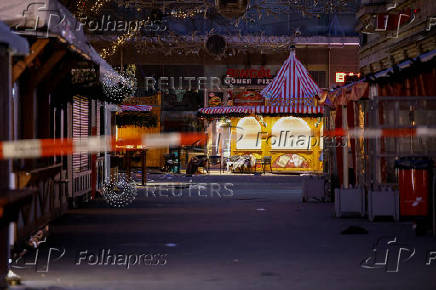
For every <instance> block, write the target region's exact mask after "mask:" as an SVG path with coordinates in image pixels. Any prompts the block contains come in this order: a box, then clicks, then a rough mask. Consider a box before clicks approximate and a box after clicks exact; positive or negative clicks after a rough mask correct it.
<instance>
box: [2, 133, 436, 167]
mask: <svg viewBox="0 0 436 290" xmlns="http://www.w3.org/2000/svg"><path fill="white" fill-rule="evenodd" d="M292 133H293V134H294V136H296V135H297V134H298V133H302V134H304V132H302V131H301V132H298V131H292ZM251 135H253V137H258V136H259V134H246V135H244V136H246V137H252V136H251ZM435 136H436V128H427V127H418V128H398V129H360V128H354V129H348V130H347V129H334V130H328V131H327V130H325V131H324V132H323V135H322V136H321V137H322V138H325V137H330V138H332V137H349V138H368V139H373V138H380V137H435ZM309 137H313V136H309ZM318 137H319V136H318ZM206 140H207V134H206V133H164V134H146V135H143V136H142V137H141V138H132V139H120V140H115V138H113V137H108V136H90V137H88V138H86V139H85V138H81V139H78V140H74V139H24V140H16V141H4V142H0V159H14V158H38V157H48V156H61V155H69V154H73V153H98V152H109V151H122V150H126V149H128V148H129V147H131V148H135V147H137V146H143V147H144V148H147V149H150V148H162V147H168V146H192V145H204V144H205V143H206Z"/></svg>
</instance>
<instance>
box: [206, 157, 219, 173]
mask: <svg viewBox="0 0 436 290" xmlns="http://www.w3.org/2000/svg"><path fill="white" fill-rule="evenodd" d="M211 164H212V165H217V164H219V165H220V174H221V171H222V165H221V156H220V155H211V156H209V158H208V159H207V172H208V173H209V172H210V165H211Z"/></svg>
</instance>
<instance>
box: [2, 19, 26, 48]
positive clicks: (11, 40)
mask: <svg viewBox="0 0 436 290" xmlns="http://www.w3.org/2000/svg"><path fill="white" fill-rule="evenodd" d="M0 43H6V44H7V45H8V46H9V48H10V49H11V50H12V52H13V53H14V54H27V53H29V43H28V42H27V40H26V39H25V38H22V37H20V36H18V35H16V34H15V33H13V32H11V30H10V28H9V26H7V25H6V24H4V23H3V22H1V21H0Z"/></svg>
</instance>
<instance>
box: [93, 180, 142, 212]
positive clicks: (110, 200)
mask: <svg viewBox="0 0 436 290" xmlns="http://www.w3.org/2000/svg"><path fill="white" fill-rule="evenodd" d="M101 192H102V195H103V199H104V200H105V201H106V203H107V204H109V205H110V206H111V207H125V206H128V205H129V204H131V203H132V202H133V201H134V200H135V198H136V196H137V195H138V192H137V189H136V184H135V181H134V180H133V179H132V178H127V177H124V176H118V178H115V177H113V178H111V179H108V180H106V182H104V184H103V186H102V190H101Z"/></svg>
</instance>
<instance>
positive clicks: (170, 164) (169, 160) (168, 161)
mask: <svg viewBox="0 0 436 290" xmlns="http://www.w3.org/2000/svg"><path fill="white" fill-rule="evenodd" d="M164 159H165V165H164V171H165V172H173V171H174V167H175V166H176V160H175V159H176V156H175V155H174V154H164Z"/></svg>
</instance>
